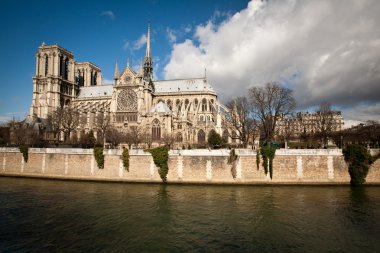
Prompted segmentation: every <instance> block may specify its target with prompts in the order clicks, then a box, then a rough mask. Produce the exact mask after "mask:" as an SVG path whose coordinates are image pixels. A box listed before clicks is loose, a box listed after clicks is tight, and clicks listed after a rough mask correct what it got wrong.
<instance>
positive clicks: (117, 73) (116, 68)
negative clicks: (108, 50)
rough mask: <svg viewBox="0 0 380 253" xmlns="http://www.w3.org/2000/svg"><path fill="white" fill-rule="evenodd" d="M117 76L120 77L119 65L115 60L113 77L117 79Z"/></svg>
mask: <svg viewBox="0 0 380 253" xmlns="http://www.w3.org/2000/svg"><path fill="white" fill-rule="evenodd" d="M119 78H120V72H119V66H118V65H117V61H116V66H115V75H114V76H113V79H114V80H118V79H119Z"/></svg>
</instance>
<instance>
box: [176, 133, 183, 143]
mask: <svg viewBox="0 0 380 253" xmlns="http://www.w3.org/2000/svg"><path fill="white" fill-rule="evenodd" d="M176 140H177V142H182V140H183V138H182V133H177V136H176Z"/></svg>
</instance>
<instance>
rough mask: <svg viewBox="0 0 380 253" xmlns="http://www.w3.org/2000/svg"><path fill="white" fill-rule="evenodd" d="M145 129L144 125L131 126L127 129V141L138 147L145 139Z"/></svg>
mask: <svg viewBox="0 0 380 253" xmlns="http://www.w3.org/2000/svg"><path fill="white" fill-rule="evenodd" d="M144 135H145V130H144V128H143V127H142V126H130V127H129V128H128V131H127V143H128V145H129V146H131V145H132V144H133V145H135V147H136V148H137V147H138V146H139V144H140V143H142V142H143V141H144Z"/></svg>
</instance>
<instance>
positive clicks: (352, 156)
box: [343, 144, 378, 186]
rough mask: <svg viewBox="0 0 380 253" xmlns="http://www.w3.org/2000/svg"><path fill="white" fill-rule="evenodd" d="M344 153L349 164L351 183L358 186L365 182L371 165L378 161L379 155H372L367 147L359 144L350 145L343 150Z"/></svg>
mask: <svg viewBox="0 0 380 253" xmlns="http://www.w3.org/2000/svg"><path fill="white" fill-rule="evenodd" d="M343 155H344V160H345V161H346V163H347V165H348V173H349V174H350V177H351V181H350V183H351V185H352V186H358V185H362V184H364V183H365V178H366V177H367V174H368V170H369V166H370V165H371V164H372V163H373V162H375V161H376V159H377V158H378V156H374V157H372V156H371V154H370V153H369V151H368V150H367V148H366V147H364V146H362V145H359V144H351V145H348V146H347V147H346V148H345V149H344V150H343Z"/></svg>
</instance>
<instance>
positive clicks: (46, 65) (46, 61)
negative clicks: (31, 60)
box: [45, 55, 49, 76]
mask: <svg viewBox="0 0 380 253" xmlns="http://www.w3.org/2000/svg"><path fill="white" fill-rule="evenodd" d="M48 67H49V58H48V56H47V55H46V56H45V76H47V74H48Z"/></svg>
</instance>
